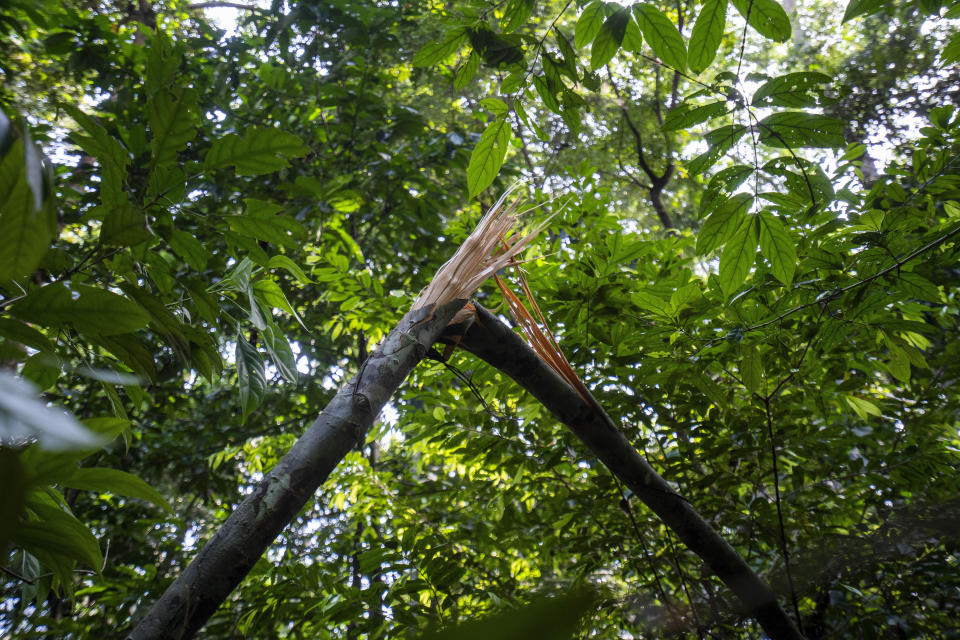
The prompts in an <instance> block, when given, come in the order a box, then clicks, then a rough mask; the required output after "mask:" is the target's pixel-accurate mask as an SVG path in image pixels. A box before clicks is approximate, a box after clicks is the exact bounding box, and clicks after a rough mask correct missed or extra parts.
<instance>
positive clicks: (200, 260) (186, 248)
mask: <svg viewBox="0 0 960 640" xmlns="http://www.w3.org/2000/svg"><path fill="white" fill-rule="evenodd" d="M170 248H171V249H173V252H174V253H176V254H177V255H178V256H180V257H181V258H183V259H184V260H185V261H186V263H187V264H188V265H190V267H192V268H193V269H195V270H197V271H203V270H204V269H206V268H207V259H208V258H209V256H210V254H209V253H208V252H207V249H206V248H205V247H204V246H203V243H201V242H200V241H199V240H197V238H196V237H195V236H194V235H193V234H190V233H187V232H186V231H174V232H173V233H172V234H170Z"/></svg>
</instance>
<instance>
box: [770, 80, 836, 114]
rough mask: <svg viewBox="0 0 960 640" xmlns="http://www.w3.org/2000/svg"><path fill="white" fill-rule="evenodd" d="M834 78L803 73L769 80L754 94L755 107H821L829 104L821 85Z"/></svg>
mask: <svg viewBox="0 0 960 640" xmlns="http://www.w3.org/2000/svg"><path fill="white" fill-rule="evenodd" d="M831 80H832V78H831V77H830V76H828V75H826V74H825V73H818V72H816V71H801V72H799V73H788V74H786V75H784V76H780V77H778V78H773V79H772V80H768V81H767V82H765V83H764V84H763V86H761V87H760V88H759V89H757V92H756V93H754V94H753V100H752V104H753V106H755V107H769V106H778V107H790V108H800V107H820V106H823V105H824V104H826V103H827V102H829V100H827V99H826V96H825V94H824V91H823V90H822V89H820V88H819V87H820V85H822V84H825V83H827V82H830V81H831Z"/></svg>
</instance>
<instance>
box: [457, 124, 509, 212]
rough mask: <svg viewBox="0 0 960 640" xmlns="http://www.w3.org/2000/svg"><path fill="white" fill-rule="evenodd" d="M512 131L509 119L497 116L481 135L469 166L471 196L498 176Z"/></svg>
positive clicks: (468, 185)
mask: <svg viewBox="0 0 960 640" xmlns="http://www.w3.org/2000/svg"><path fill="white" fill-rule="evenodd" d="M510 133H511V132H510V123H509V121H507V119H506V118H497V119H496V120H494V121H493V122H491V123H490V125H489V126H488V127H487V129H486V130H485V131H484V132H483V134H482V135H481V136H480V140H479V141H478V142H477V146H476V147H474V149H473V153H471V154H470V164H469V165H468V166H467V191H468V193H469V194H470V197H471V198H472V197H473V196H475V195H477V194H478V193H480V192H481V191H483V190H484V189H486V188H487V187H489V186H490V183H492V182H493V179H494V178H496V177H497V174H498V173H499V172H500V167H501V166H503V160H504V158H505V157H506V155H507V147H508V146H509V145H510Z"/></svg>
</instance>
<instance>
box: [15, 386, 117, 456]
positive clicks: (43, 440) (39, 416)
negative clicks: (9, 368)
mask: <svg viewBox="0 0 960 640" xmlns="http://www.w3.org/2000/svg"><path fill="white" fill-rule="evenodd" d="M32 439H36V440H37V442H38V443H39V445H40V446H41V447H42V448H44V449H49V450H54V451H56V450H64V449H91V448H96V447H99V446H100V445H102V444H103V440H102V439H101V438H100V437H98V436H97V435H96V434H95V433H93V432H91V431H90V430H88V429H87V428H86V427H84V426H83V425H81V424H80V423H79V422H77V420H76V418H74V417H73V415H72V414H70V413H67V412H66V411H64V410H62V409H58V408H56V407H53V406H49V405H48V404H47V403H46V402H45V401H43V400H41V399H40V398H39V397H38V395H37V390H36V389H35V388H34V386H33V385H32V384H30V383H29V382H26V381H24V380H22V379H20V378H17V377H16V376H13V375H10V374H9V373H6V372H3V371H0V444H8V445H9V444H15V445H22V444H25V443H27V442H29V441H30V440H32Z"/></svg>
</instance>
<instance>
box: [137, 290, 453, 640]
mask: <svg viewBox="0 0 960 640" xmlns="http://www.w3.org/2000/svg"><path fill="white" fill-rule="evenodd" d="M464 302H465V301H464V300H455V301H454V302H451V303H449V304H447V305H445V306H443V307H439V308H436V309H434V308H433V306H432V305H431V306H429V307H425V308H421V309H417V310H414V311H410V312H409V313H407V315H406V316H404V318H403V319H402V320H401V321H400V323H399V324H398V325H397V326H396V327H395V328H394V329H393V331H391V332H390V333H389V334H388V335H387V337H386V339H385V340H384V341H383V344H382V345H381V346H380V348H378V349H377V350H376V351H374V352H373V354H371V355H370V358H369V359H367V361H366V362H365V363H364V364H363V365H361V367H360V369H359V371H358V373H357V375H356V376H354V377H353V378H352V379H351V380H350V381H349V382H347V383H346V384H345V385H344V386H343V387H341V388H340V390H339V391H338V392H337V395H336V396H334V398H333V399H332V400H331V401H330V403H329V404H328V405H327V406H326V408H325V409H324V410H323V413H321V414H320V416H319V417H318V418H317V419H316V420H315V421H314V423H313V424H312V425H311V426H310V428H309V429H308V430H307V431H306V432H305V433H304V434H303V435H302V436H301V437H300V438H299V439H298V440H297V442H296V443H295V444H294V445H293V447H292V448H291V449H290V451H289V452H288V453H287V455H285V456H284V457H283V459H282V460H281V461H280V462H279V463H277V466H275V467H274V468H273V469H271V470H270V472H269V473H268V474H267V475H266V476H265V477H264V479H263V481H262V482H261V483H260V485H259V486H258V487H257V488H256V489H255V490H254V491H253V493H251V494H250V495H249V496H248V497H247V498H246V499H245V500H244V501H243V502H242V503H241V504H240V506H238V507H237V509H236V510H235V511H234V512H233V513H232V514H230V517H229V518H227V521H226V522H224V523H223V525H222V526H221V527H220V528H219V529H218V530H217V532H216V533H215V534H214V536H213V537H212V538H211V539H210V541H209V542H208V543H207V544H206V545H204V547H203V549H201V550H200V553H198V554H197V557H196V558H194V560H193V562H191V563H190V564H189V565H188V566H187V568H186V569H184V571H183V573H181V574H180V577H178V578H177V579H176V581H174V583H173V584H172V585H170V586H169V587H168V588H167V590H166V591H165V592H164V594H163V595H162V596H161V597H160V599H159V600H158V601H157V602H156V603H155V604H154V605H153V607H152V608H151V609H150V611H149V612H148V613H147V615H146V617H144V618H143V619H142V620H141V621H140V622H139V623H138V624H137V626H136V627H135V628H134V630H133V632H132V633H131V634H130V635H129V636H128V638H129V639H130V640H155V639H160V638H163V639H171V640H173V639H182V638H191V637H193V635H194V634H195V633H196V632H197V631H198V630H199V629H200V628H201V627H202V626H203V625H204V623H206V621H207V619H209V618H210V616H211V615H213V613H214V611H216V610H217V607H219V606H220V603H222V602H223V601H224V600H225V599H226V597H227V596H228V595H229V594H230V592H231V591H233V590H234V589H235V588H236V587H237V585H238V584H240V581H241V580H243V578H244V576H246V575H247V573H248V572H249V571H250V569H251V568H252V567H253V565H254V563H255V562H256V561H257V560H258V559H259V558H260V556H261V555H262V554H263V552H264V551H265V550H266V549H267V547H268V546H269V545H270V543H271V542H273V541H274V539H276V537H277V535H279V534H280V532H281V531H283V529H284V528H285V527H286V526H287V524H289V523H290V522H291V521H292V520H293V518H295V517H296V515H297V513H299V511H300V509H301V508H303V506H304V505H305V504H306V503H307V500H309V499H310V498H311V497H312V496H313V495H314V492H315V491H316V490H317V488H318V487H319V486H320V485H321V484H323V482H324V481H325V480H326V479H327V477H328V476H329V475H330V472H331V471H332V470H333V468H334V467H335V466H337V464H338V463H339V462H340V461H341V460H342V459H343V457H344V456H345V455H346V454H347V453H349V452H350V451H351V450H353V449H354V448H355V447H356V446H357V442H358V441H360V442H362V441H363V439H364V438H365V437H366V435H367V431H368V430H369V429H370V426H371V425H372V424H373V421H374V420H375V419H376V417H377V414H379V413H380V410H381V409H382V408H383V405H384V404H386V402H387V400H389V399H390V396H391V395H392V394H393V393H394V392H395V391H396V390H397V387H399V386H400V384H401V383H402V382H403V381H404V379H406V377H407V376H408V375H410V372H411V371H413V368H414V366H416V364H417V363H418V362H420V360H422V359H423V357H424V355H425V354H426V352H427V349H428V348H429V346H430V345H432V344H433V343H434V342H436V341H437V337H438V336H439V334H440V333H441V332H442V331H443V329H444V328H445V327H446V326H447V324H448V323H449V322H450V319H451V318H452V317H453V315H454V314H455V313H456V312H457V311H459V310H460V308H461V307H462V306H463V304H464ZM434 311H435V313H434Z"/></svg>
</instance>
